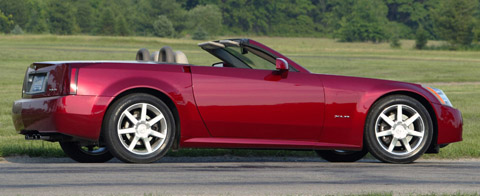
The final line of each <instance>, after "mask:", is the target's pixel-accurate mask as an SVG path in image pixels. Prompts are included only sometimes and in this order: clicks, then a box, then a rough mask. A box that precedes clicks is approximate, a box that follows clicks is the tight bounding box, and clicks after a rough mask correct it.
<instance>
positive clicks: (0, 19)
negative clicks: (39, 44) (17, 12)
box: [0, 10, 14, 33]
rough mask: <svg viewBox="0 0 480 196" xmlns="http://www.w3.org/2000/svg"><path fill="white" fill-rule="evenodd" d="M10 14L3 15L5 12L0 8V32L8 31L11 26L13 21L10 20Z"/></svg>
mask: <svg viewBox="0 0 480 196" xmlns="http://www.w3.org/2000/svg"><path fill="white" fill-rule="evenodd" d="M12 18H13V17H12V15H9V16H5V14H4V13H3V12H2V10H0V32H3V33H8V32H10V29H11V28H12V26H13V24H14V22H13V20H12Z"/></svg>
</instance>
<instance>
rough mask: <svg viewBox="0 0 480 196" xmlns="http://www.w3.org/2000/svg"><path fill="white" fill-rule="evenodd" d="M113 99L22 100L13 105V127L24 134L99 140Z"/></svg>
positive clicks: (72, 96) (93, 97) (70, 96)
mask: <svg viewBox="0 0 480 196" xmlns="http://www.w3.org/2000/svg"><path fill="white" fill-rule="evenodd" d="M111 99H112V97H97V96H76V95H69V96H56V97H46V98H35V99H20V100H17V101H15V102H14V103H13V108H12V119H13V124H14V126H15V129H16V130H17V132H18V133H20V134H28V133H32V132H33V133H38V134H40V135H49V134H62V135H68V136H72V137H74V138H79V139H86V140H98V138H99V136H100V130H101V126H102V121H103V116H104V114H105V110H106V109H107V106H108V103H109V102H110V101H111Z"/></svg>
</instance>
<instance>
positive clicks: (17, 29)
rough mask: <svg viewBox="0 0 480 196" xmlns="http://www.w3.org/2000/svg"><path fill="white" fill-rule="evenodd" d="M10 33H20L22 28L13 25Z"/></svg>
mask: <svg viewBox="0 0 480 196" xmlns="http://www.w3.org/2000/svg"><path fill="white" fill-rule="evenodd" d="M10 33H11V34H14V35H21V34H23V29H22V28H21V27H20V26H18V25H15V27H14V28H13V29H12V31H10Z"/></svg>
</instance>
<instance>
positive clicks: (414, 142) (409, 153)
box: [365, 95, 433, 163]
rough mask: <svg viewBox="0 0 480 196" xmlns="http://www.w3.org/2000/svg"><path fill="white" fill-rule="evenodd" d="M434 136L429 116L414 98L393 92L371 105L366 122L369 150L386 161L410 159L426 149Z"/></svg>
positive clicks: (403, 161) (366, 137)
mask: <svg viewBox="0 0 480 196" xmlns="http://www.w3.org/2000/svg"><path fill="white" fill-rule="evenodd" d="M432 136H433V124H432V119H431V117H430V115H429V113H428V111H427V109H425V107H424V106H423V105H422V104H421V103H420V102H418V101H417V100H415V99H413V98H411V97H408V96H405V95H394V96H389V97H385V98H383V99H381V100H380V101H378V102H377V103H375V104H374V105H373V106H372V110H371V111H370V112H369V114H368V117H367V121H366V126H365V140H366V143H367V146H368V150H369V151H370V153H371V154H372V155H373V156H375V157H376V158H377V159H379V160H381V161H383V162H389V163H411V162H413V161H415V160H416V159H418V158H419V157H420V156H422V155H423V153H425V151H426V150H427V149H428V147H429V145H430V142H431V141H432Z"/></svg>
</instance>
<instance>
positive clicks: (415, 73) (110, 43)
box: [0, 35, 480, 158]
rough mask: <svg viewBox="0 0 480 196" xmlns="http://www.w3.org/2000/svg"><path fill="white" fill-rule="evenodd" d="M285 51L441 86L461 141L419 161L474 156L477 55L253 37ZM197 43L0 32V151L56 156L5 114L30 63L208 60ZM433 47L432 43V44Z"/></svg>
mask: <svg viewBox="0 0 480 196" xmlns="http://www.w3.org/2000/svg"><path fill="white" fill-rule="evenodd" d="M253 39H255V40H257V41H260V42H262V43H264V44H266V45H268V46H270V47H272V48H273V49H275V50H277V51H279V52H281V53H283V54H286V55H287V56H289V57H290V58H291V59H293V60H294V61H296V62H297V63H299V64H301V65H303V66H305V67H306V68H308V69H309V70H311V71H312V72H315V73H326V74H338V75H349V76H361V77H372V78H381V79H391V80H399V81H407V82H416V83H424V84H429V85H433V86H435V87H438V88H441V89H443V90H444V91H445V92H446V94H447V95H448V96H449V98H450V100H451V101H452V103H453V105H454V106H455V107H456V108H459V109H460V110H461V111H462V113H463V118H464V134H463V138H464V141H463V142H460V143H454V144H451V145H449V146H448V147H446V148H443V149H442V150H441V153H440V154H438V155H428V156H424V157H427V158H432V157H433V158H477V157H480V123H478V120H479V119H480V112H479V111H480V102H479V100H480V55H479V54H480V52H474V51H418V50H414V49H412V48H413V44H414V42H413V41H409V40H404V41H402V46H403V47H402V49H391V48H390V46H389V44H388V43H382V44H372V43H340V42H336V41H334V40H331V39H317V38H272V37H254V38H253ZM197 43H198V41H193V40H186V39H160V38H146V37H93V36H54V35H23V36H10V35H8V36H5V35H0V87H1V88H0V97H1V99H0V156H11V155H30V156H64V155H63V153H62V152H61V150H60V149H59V147H58V145H57V144H56V143H49V142H41V141H24V139H23V137H22V136H20V135H17V134H16V133H15V130H14V128H13V124H12V120H11V117H10V113H11V106H12V103H13V101H14V100H16V99H19V98H20V96H21V87H22V82H23V77H24V74H25V69H26V67H27V66H28V65H30V64H31V63H32V62H37V61H52V60H134V59H135V54H136V51H137V50H138V49H139V48H143V47H145V48H148V49H149V50H150V51H154V50H158V49H160V48H161V47H162V46H164V45H169V46H171V47H172V48H173V49H174V50H181V51H183V52H184V53H185V54H186V55H187V57H188V59H189V61H190V63H192V64H197V65H211V64H212V63H214V62H217V61H218V60H216V59H215V58H213V57H211V56H210V55H209V54H207V53H206V52H204V51H203V50H201V49H200V48H199V47H197V45H196V44H197ZM433 44H436V43H433ZM224 154H233V155H240V156H249V155H265V156H313V155H314V153H312V152H298V151H249V150H224V149H216V150H211V149H210V150H191V149H184V150H180V151H179V152H175V153H170V156H183V155H188V156H198V155H224Z"/></svg>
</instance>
